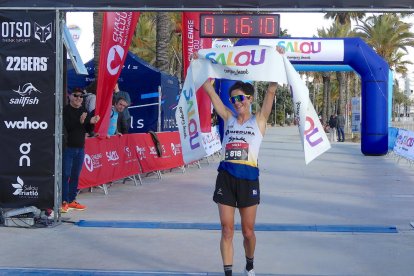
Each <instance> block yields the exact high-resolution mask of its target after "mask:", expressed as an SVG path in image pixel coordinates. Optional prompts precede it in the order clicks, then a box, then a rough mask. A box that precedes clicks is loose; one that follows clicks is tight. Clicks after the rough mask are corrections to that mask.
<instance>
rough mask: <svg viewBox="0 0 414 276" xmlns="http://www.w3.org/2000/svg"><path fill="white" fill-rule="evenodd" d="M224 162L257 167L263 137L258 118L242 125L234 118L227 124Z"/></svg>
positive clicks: (224, 141) (223, 148) (223, 153)
mask: <svg viewBox="0 0 414 276" xmlns="http://www.w3.org/2000/svg"><path fill="white" fill-rule="evenodd" d="M224 129H225V130H224V137H223V147H222V150H221V156H222V161H225V162H232V163H238V164H245V165H249V166H253V167H257V158H258V156H259V148H260V144H261V143H262V139H263V135H262V133H261V132H260V129H259V126H258V125H257V121H256V116H254V115H252V116H251V117H250V119H249V120H248V121H246V122H245V123H244V124H242V125H240V124H239V123H238V122H237V118H236V117H234V116H232V117H231V118H229V119H228V120H227V122H226V123H225V128H224Z"/></svg>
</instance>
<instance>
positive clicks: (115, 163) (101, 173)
mask: <svg viewBox="0 0 414 276" xmlns="http://www.w3.org/2000/svg"><path fill="white" fill-rule="evenodd" d="M157 137H158V140H159V142H160V146H161V149H162V155H161V156H158V155H157V151H156V147H155V143H154V141H153V140H152V138H151V135H150V134H147V133H137V134H127V135H123V136H111V137H110V138H109V139H101V138H88V139H86V145H85V159H84V162H83V168H82V172H81V175H80V178H79V187H78V188H79V189H84V188H88V187H93V186H98V185H101V184H104V183H108V182H110V181H115V180H118V179H122V178H125V177H128V176H131V175H135V174H139V173H147V172H152V171H157V170H168V169H172V168H177V167H180V166H182V165H184V161H183V156H182V151H181V144H180V136H179V134H178V132H163V133H158V134H157Z"/></svg>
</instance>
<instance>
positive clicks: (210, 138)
mask: <svg viewBox="0 0 414 276" xmlns="http://www.w3.org/2000/svg"><path fill="white" fill-rule="evenodd" d="M201 135H202V137H203V146H204V150H205V151H206V156H210V155H213V154H214V153H216V152H218V151H219V150H221V141H220V133H219V128H218V126H215V127H212V128H211V132H207V133H206V132H202V133H201Z"/></svg>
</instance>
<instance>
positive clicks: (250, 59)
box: [206, 49, 266, 66]
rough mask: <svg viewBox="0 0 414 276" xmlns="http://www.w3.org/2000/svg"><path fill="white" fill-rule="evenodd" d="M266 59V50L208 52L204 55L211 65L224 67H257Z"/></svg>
mask: <svg viewBox="0 0 414 276" xmlns="http://www.w3.org/2000/svg"><path fill="white" fill-rule="evenodd" d="M265 57H266V49H261V50H260V52H258V50H250V51H241V52H235V51H230V52H228V53H219V54H218V53H216V52H210V53H207V54H206V59H209V60H210V61H211V62H212V63H219V64H222V65H226V66H248V65H259V64H262V63H264V61H265Z"/></svg>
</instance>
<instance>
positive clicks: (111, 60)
mask: <svg viewBox="0 0 414 276" xmlns="http://www.w3.org/2000/svg"><path fill="white" fill-rule="evenodd" d="M124 54H125V51H124V49H123V48H122V47H121V46H119V45H114V46H112V47H111V49H109V52H108V59H107V61H106V69H107V70H108V72H109V74H111V75H112V76H114V75H116V74H117V73H118V71H119V69H120V68H121V61H122V59H123V58H124Z"/></svg>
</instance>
